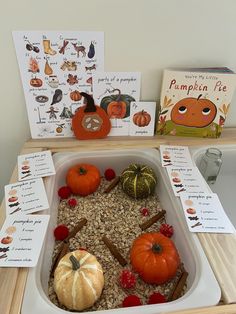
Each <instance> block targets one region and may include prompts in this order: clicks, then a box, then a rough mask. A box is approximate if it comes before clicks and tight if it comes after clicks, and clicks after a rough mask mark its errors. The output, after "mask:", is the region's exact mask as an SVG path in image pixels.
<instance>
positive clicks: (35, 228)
mask: <svg viewBox="0 0 236 314" xmlns="http://www.w3.org/2000/svg"><path fill="white" fill-rule="evenodd" d="M49 217H50V216H49V215H17V216H8V217H7V218H6V220H5V222H4V224H3V227H2V229H1V231H0V267H34V266H36V265H37V262H38V258H39V255H40V251H41V248H42V245H43V241H44V237H45V234H46V231H47V226H48V222H49Z"/></svg>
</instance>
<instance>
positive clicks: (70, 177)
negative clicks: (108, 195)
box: [66, 163, 101, 196]
mask: <svg viewBox="0 0 236 314" xmlns="http://www.w3.org/2000/svg"><path fill="white" fill-rule="evenodd" d="M100 182H101V176H100V171H99V170H98V168H97V167H95V166H94V165H90V164H85V163H84V164H83V163H81V164H77V165H75V166H73V167H71V168H70V169H69V170H68V171H67V174H66V184H67V186H68V187H69V188H70V189H71V191H72V193H74V194H76V195H81V196H87V195H89V194H92V193H93V192H95V191H96V190H97V188H98V187H99V185H100Z"/></svg>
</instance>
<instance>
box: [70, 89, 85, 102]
mask: <svg viewBox="0 0 236 314" xmlns="http://www.w3.org/2000/svg"><path fill="white" fill-rule="evenodd" d="M70 98H71V100H73V101H79V100H80V99H81V98H82V96H81V94H80V92H79V91H77V90H74V91H73V92H71V93H70Z"/></svg>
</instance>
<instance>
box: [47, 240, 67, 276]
mask: <svg viewBox="0 0 236 314" xmlns="http://www.w3.org/2000/svg"><path fill="white" fill-rule="evenodd" d="M68 251H69V242H63V245H62V248H61V250H59V251H58V254H57V255H56V257H55V259H54V262H53V264H52V268H51V274H54V271H55V269H56V268H57V265H58V263H59V262H60V259H62V257H63V256H65V255H66V254H67V253H68Z"/></svg>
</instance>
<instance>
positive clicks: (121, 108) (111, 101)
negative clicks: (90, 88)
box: [101, 89, 135, 119]
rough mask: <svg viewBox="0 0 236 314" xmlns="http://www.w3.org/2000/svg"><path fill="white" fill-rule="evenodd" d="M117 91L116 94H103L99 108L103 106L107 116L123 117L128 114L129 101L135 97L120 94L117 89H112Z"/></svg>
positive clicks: (113, 117) (112, 117)
mask: <svg viewBox="0 0 236 314" xmlns="http://www.w3.org/2000/svg"><path fill="white" fill-rule="evenodd" d="M115 91H118V94H114V95H110V96H105V97H103V98H102V100H101V108H103V109H104V110H105V111H106V112H107V114H108V116H109V118H111V119H124V118H127V117H129V115H130V102H131V101H135V99H134V98H133V97H132V96H130V95H125V94H121V91H120V90H119V89H114V90H113V92H115Z"/></svg>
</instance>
